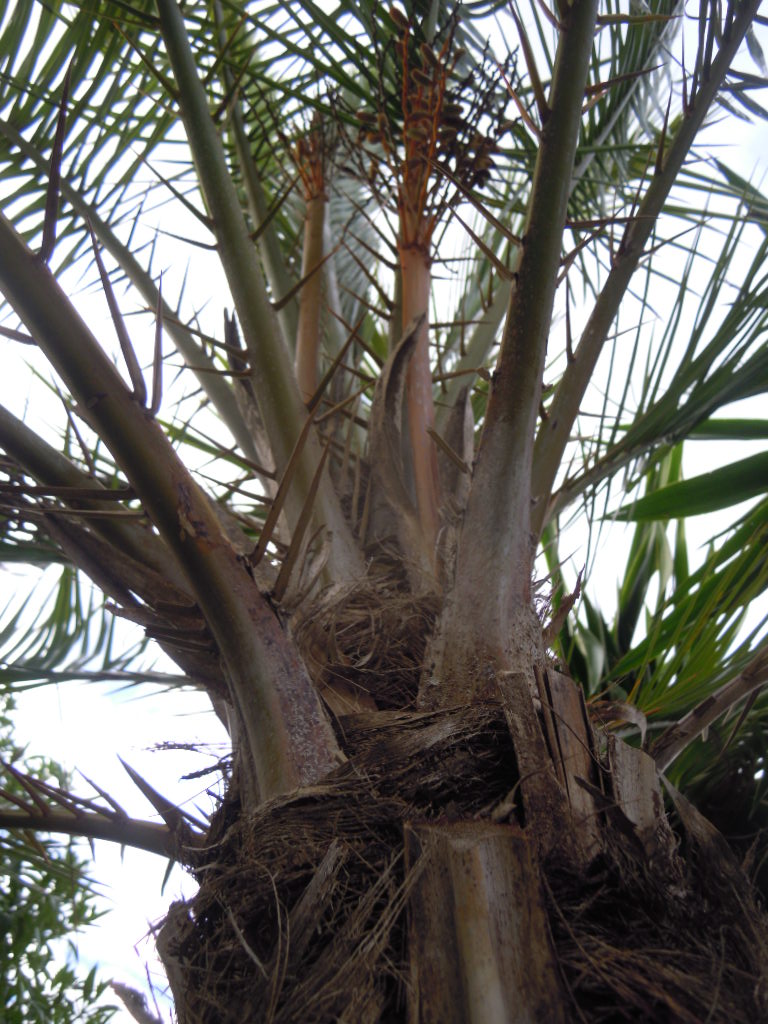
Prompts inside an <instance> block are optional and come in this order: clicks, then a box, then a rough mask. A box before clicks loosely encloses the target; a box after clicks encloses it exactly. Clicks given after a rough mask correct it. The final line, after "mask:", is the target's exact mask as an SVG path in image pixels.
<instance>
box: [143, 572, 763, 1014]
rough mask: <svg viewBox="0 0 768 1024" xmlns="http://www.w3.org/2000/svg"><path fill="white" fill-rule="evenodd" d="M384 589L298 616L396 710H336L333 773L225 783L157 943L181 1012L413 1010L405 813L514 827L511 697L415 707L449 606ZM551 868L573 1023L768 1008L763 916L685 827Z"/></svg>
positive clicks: (545, 869)
mask: <svg viewBox="0 0 768 1024" xmlns="http://www.w3.org/2000/svg"><path fill="white" fill-rule="evenodd" d="M381 584H382V581H381V580H377V581H376V582H375V585H374V584H373V582H371V585H370V586H365V585H364V586H363V587H362V588H360V589H357V590H355V588H348V589H347V590H345V591H336V592H334V593H333V594H331V593H327V594H325V595H323V596H322V597H321V599H320V603H319V604H316V605H315V606H314V608H313V609H311V610H307V611H306V612H305V615H304V616H303V618H302V619H300V620H298V621H297V622H296V623H295V625H294V633H295V636H296V637H297V639H298V642H299V644H300V646H301V647H302V649H303V651H304V652H305V656H306V657H307V661H308V662H309V665H310V671H311V672H312V673H313V675H314V677H315V679H316V680H324V681H326V682H327V681H328V680H334V679H337V680H338V679H341V680H343V682H344V683H345V684H346V685H351V686H357V687H360V688H362V689H363V690H364V691H365V692H366V693H368V694H370V695H373V696H374V698H375V700H376V702H377V704H378V705H379V707H380V708H381V709H382V710H379V711H371V712H366V713H357V714H350V715H348V716H341V717H338V718H337V720H336V726H337V731H338V735H339V737H340V741H341V743H342V745H343V748H344V751H345V754H346V755H347V758H348V760H347V762H346V763H345V764H344V765H342V766H340V767H339V769H338V770H337V771H336V772H335V773H334V774H333V775H332V776H330V777H328V778H326V779H324V780H323V781H322V783H321V784H318V785H317V786H314V787H312V788H311V789H307V790H303V791H300V792H298V793H295V794H292V795H289V796H286V797H283V798H280V799H276V800H273V801H272V802H270V803H269V804H266V805H264V806H263V807H261V808H260V809H259V810H258V811H257V812H256V813H255V814H253V815H250V816H246V815H243V814H242V813H241V808H240V805H239V801H238V797H237V787H236V784H233V785H231V786H230V789H229V793H228V795H227V798H226V799H225V800H224V802H223V803H222V805H221V807H220V808H219V810H218V812H217V813H216V815H215V816H214V818H213V820H212V822H211V829H210V834H209V837H208V842H207V844H206V847H205V849H204V850H203V851H200V852H198V853H197V854H196V855H195V857H194V863H193V865H192V870H193V873H194V875H195V877H196V879H197V881H198V882H199V884H200V888H199V892H198V893H197V895H196V896H195V897H194V898H193V899H191V900H190V901H188V902H187V903H186V904H176V905H174V908H172V911H171V914H170V915H169V918H168V922H167V924H166V925H165V931H164V933H163V935H161V938H162V939H163V942H162V943H159V945H161V946H162V948H163V958H164V960H165V963H166V967H167V968H168V972H169V978H170V980H171V983H172V987H173V989H174V997H175V1000H176V1009H177V1014H178V1019H179V1021H181V1022H182V1024H192V1022H194V1024H198V1022H199V1024H203V1022H204V1024H213V1022H216V1024H241V1022H243V1024H244V1022H246V1021H247V1022H253V1021H262V1020H263V1021H271V1022H276V1024H321V1022H331V1021H339V1020H343V1021H347V1022H350V1024H351V1022H355V1024H356V1022H362V1024H368V1022H370V1024H373V1022H378V1021H387V1022H396V1021H398V1022H399V1021H403V1022H405V1021H406V1020H407V1019H408V1016H407V992H408V984H409V981H408V950H407V908H408V895H409V892H410V889H411V887H412V885H413V884H414V881H415V878H416V874H417V873H418V865H416V866H415V867H414V868H413V869H411V870H408V871H407V870H406V869H405V866H404V858H403V829H404V826H405V824H406V823H408V822H413V821H435V822H440V821H452V820H456V821H458V820H467V819H476V820H484V819H488V818H490V817H491V816H492V815H493V812H494V810H497V809H498V808H499V807H501V806H503V807H505V808H511V810H509V812H508V813H509V815H510V817H508V818H507V820H510V821H511V822H515V823H516V827H519V823H520V820H522V816H521V814H520V810H519V808H518V807H517V806H516V800H515V795H516V793H517V783H518V781H519V779H518V772H517V767H516V762H515V754H514V750H513V747H512V743H511V740H510V737H509V732H508V729H507V726H506V723H505V719H504V715H503V713H502V711H501V708H500V707H499V706H498V705H497V704H495V703H494V702H485V703H477V704H473V705H471V706H467V707H460V708H453V709H447V710H442V711H435V712H423V711H419V710H417V709H416V708H415V706H414V702H415V697H416V692H417V688H418V676H419V671H420V663H421V658H422V656H423V652H424V643H425V640H426V635H427V633H428V631H429V629H428V627H431V624H432V622H433V621H434V617H435V614H436V607H435V604H434V602H430V600H429V599H425V598H420V599H418V600H417V599H414V598H413V597H410V596H409V595H408V594H407V593H406V592H405V588H403V587H401V586H400V584H399V582H398V580H397V579H394V580H391V581H390V590H389V592H388V593H385V592H384V591H382V589H381ZM312 651H315V652H322V657H317V658H316V659H315V660H314V661H313V660H312ZM505 813H507V812H506V811H505ZM494 820H499V819H498V817H496V818H495V819H494ZM605 825H606V831H607V830H608V829H609V827H610V826H609V824H608V823H607V822H606V823H605ZM681 841H682V837H681ZM541 872H542V877H543V881H544V891H545V894H546V901H547V909H548V914H549V921H550V929H551V934H552V941H553V944H554V948H555V953H556V958H557V960H558V963H559V971H560V974H561V978H562V982H563V987H564V990H565V992H566V993H567V999H568V1000H569V1002H570V1008H569V1013H570V1016H571V1019H572V1020H574V1021H587V1022H590V1024H591V1022H608V1021H611V1022H612V1021H638V1022H647V1021H654V1022H670V1024H671V1022H678V1021H680V1022H685V1024H688V1022H689V1024H694V1022H701V1021H708V1022H718V1021H719V1022H726V1021H727V1022H729V1024H740V1022H744V1024H754V1022H755V1021H757V1020H766V1019H768V966H767V965H768V927H767V926H766V919H765V915H764V914H763V911H762V910H761V909H760V908H759V906H758V905H757V903H756V902H755V900H754V898H753V895H752V892H751V890H750V888H749V886H748V884H747V883H746V881H745V880H744V879H743V876H741V875H740V874H739V873H738V871H735V870H734V868H733V865H731V864H724V863H721V862H720V861H719V860H718V858H717V857H714V856H713V853H712V850H711V849H710V848H707V849H705V848H703V847H699V846H697V845H696V843H695V842H694V841H691V840H689V841H688V842H687V844H686V843H685V842H683V848H682V849H681V850H677V849H672V850H667V851H666V853H665V855H664V856H662V857H658V858H655V859H651V860H650V861H649V860H648V859H647V858H646V857H644V856H643V854H642V851H641V850H640V851H639V850H638V847H637V846H636V845H632V844H629V845H627V843H626V842H625V841H624V839H623V837H622V836H621V835H620V834H611V835H610V836H609V838H608V841H607V842H606V843H605V844H604V850H603V852H602V853H600V854H599V855H598V857H597V858H596V859H595V860H594V861H593V862H592V864H591V865H590V866H589V867H588V869H587V870H586V871H585V870H584V869H583V868H580V869H579V870H574V868H573V866H572V865H570V864H564V863H561V862H558V860H557V858H556V856H554V857H550V858H549V860H548V861H546V862H543V863H542V864H541ZM174 975H176V977H177V978H178V977H183V984H180V983H179V982H178V981H177V982H176V984H174Z"/></svg>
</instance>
